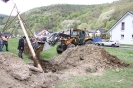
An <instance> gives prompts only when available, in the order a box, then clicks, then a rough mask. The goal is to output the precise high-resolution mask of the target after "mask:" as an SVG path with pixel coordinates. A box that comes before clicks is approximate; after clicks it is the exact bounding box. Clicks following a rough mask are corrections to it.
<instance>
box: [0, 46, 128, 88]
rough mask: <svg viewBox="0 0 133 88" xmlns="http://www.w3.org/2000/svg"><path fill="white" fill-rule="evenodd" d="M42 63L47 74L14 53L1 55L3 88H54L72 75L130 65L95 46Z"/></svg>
mask: <svg viewBox="0 0 133 88" xmlns="http://www.w3.org/2000/svg"><path fill="white" fill-rule="evenodd" d="M39 53H40V51H39ZM40 63H41V65H42V67H43V69H44V73H43V72H41V71H40V70H39V69H38V68H36V67H33V66H32V65H31V64H30V65H27V64H26V63H25V62H24V61H23V60H22V59H21V58H19V57H17V56H16V55H14V54H11V53H8V52H3V53H0V85H1V88H41V87H42V86H43V87H44V88H52V87H53V86H55V85H56V84H57V83H59V82H61V81H66V80H68V79H69V78H71V77H73V76H77V75H86V74H87V75H88V74H89V73H90V74H91V73H92V74H95V73H98V74H101V73H99V72H100V71H102V70H104V69H108V68H122V67H126V66H128V64H126V63H124V62H123V61H121V60H120V59H118V58H117V57H115V56H112V55H110V54H109V53H108V52H106V51H105V50H104V49H103V48H102V47H99V46H95V45H85V46H77V47H74V48H70V49H67V50H66V51H64V52H63V53H62V54H61V55H59V56H57V57H54V58H53V59H52V60H49V61H44V60H41V62H40Z"/></svg>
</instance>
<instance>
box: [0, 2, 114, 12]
mask: <svg viewBox="0 0 133 88" xmlns="http://www.w3.org/2000/svg"><path fill="white" fill-rule="evenodd" d="M13 1H14V3H16V5H17V7H18V10H19V12H20V13H22V12H25V11H28V10H30V9H32V8H35V7H41V6H48V5H52V4H82V5H91V4H103V3H111V2H113V1H116V0H13ZM12 8H13V3H12V0H10V1H9V2H7V3H4V2H2V1H1V0H0V14H7V15H10V13H11V11H12ZM12 15H16V11H15V10H14V12H13V14H12Z"/></svg>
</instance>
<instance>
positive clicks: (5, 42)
mask: <svg viewBox="0 0 133 88" xmlns="http://www.w3.org/2000/svg"><path fill="white" fill-rule="evenodd" d="M4 45H5V46H6V51H8V38H7V36H5V38H3V47H4Z"/></svg>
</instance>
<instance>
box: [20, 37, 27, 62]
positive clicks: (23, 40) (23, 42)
mask: <svg viewBox="0 0 133 88" xmlns="http://www.w3.org/2000/svg"><path fill="white" fill-rule="evenodd" d="M25 39H26V37H25V36H23V37H22V38H21V39H19V42H18V50H19V53H18V56H19V57H20V58H22V59H23V56H22V54H23V51H24V44H25Z"/></svg>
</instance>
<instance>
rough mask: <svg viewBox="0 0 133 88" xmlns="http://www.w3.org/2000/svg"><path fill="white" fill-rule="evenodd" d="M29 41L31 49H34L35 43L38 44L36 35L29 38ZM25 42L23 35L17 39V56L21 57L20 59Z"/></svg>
mask: <svg viewBox="0 0 133 88" xmlns="http://www.w3.org/2000/svg"><path fill="white" fill-rule="evenodd" d="M30 42H31V44H32V46H33V49H35V48H36V47H37V45H38V43H37V38H36V37H33V38H30ZM25 43H26V37H25V36H23V37H22V38H20V39H19V42H18V50H19V53H18V56H19V57H20V58H22V59H23V55H22V54H23V51H24V45H25Z"/></svg>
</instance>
